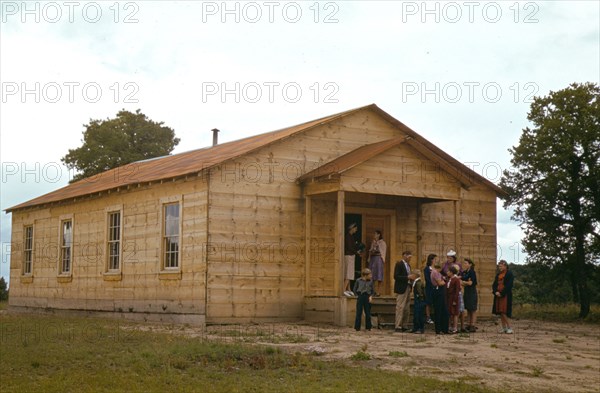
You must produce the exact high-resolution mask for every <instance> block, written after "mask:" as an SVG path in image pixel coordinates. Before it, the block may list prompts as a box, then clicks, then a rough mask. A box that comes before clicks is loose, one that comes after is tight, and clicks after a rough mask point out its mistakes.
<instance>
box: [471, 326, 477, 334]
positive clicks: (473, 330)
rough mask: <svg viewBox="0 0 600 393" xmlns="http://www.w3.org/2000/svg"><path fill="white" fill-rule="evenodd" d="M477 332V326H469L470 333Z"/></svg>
mask: <svg viewBox="0 0 600 393" xmlns="http://www.w3.org/2000/svg"><path fill="white" fill-rule="evenodd" d="M476 331H477V328H476V327H475V326H469V332H470V333H475V332H476Z"/></svg>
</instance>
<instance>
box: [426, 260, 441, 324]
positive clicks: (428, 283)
mask: <svg viewBox="0 0 600 393" xmlns="http://www.w3.org/2000/svg"><path fill="white" fill-rule="evenodd" d="M437 261H438V257H437V255H435V254H429V255H427V265H426V266H425V269H423V279H424V280H425V322H426V323H433V321H432V320H431V307H432V305H433V287H434V286H435V285H432V283H431V271H432V270H433V269H432V267H431V265H433V264H434V263H436V262H437Z"/></svg>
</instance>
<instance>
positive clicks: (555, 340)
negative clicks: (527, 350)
mask: <svg viewBox="0 0 600 393" xmlns="http://www.w3.org/2000/svg"><path fill="white" fill-rule="evenodd" d="M566 341H567V340H565V339H564V338H554V339H552V342H553V343H556V344H564V343H565V342H566Z"/></svg>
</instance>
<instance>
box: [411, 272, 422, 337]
mask: <svg viewBox="0 0 600 393" xmlns="http://www.w3.org/2000/svg"><path fill="white" fill-rule="evenodd" d="M412 273H413V274H414V275H415V276H416V277H417V278H416V279H415V281H413V285H412V289H413V296H414V299H415V307H414V315H413V328H412V330H411V333H417V334H423V333H425V286H424V285H423V281H422V280H421V272H420V271H419V270H418V269H416V270H413V271H412Z"/></svg>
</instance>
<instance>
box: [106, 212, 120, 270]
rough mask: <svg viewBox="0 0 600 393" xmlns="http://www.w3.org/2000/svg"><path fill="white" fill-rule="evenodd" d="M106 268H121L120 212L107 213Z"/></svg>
mask: <svg viewBox="0 0 600 393" xmlns="http://www.w3.org/2000/svg"><path fill="white" fill-rule="evenodd" d="M107 241H108V244H107V250H106V255H107V256H108V270H109V271H115V270H119V269H120V268H121V212H110V213H108V239H107Z"/></svg>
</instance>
